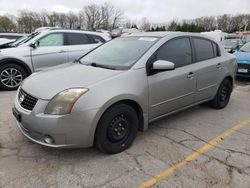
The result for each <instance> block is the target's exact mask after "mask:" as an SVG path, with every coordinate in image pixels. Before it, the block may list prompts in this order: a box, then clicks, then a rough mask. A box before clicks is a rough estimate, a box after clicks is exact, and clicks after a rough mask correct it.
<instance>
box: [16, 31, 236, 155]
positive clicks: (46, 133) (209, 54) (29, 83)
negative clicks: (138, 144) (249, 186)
mask: <svg viewBox="0 0 250 188" xmlns="http://www.w3.org/2000/svg"><path fill="white" fill-rule="evenodd" d="M235 73H236V61H235V57H234V56H233V55H231V54H228V53H226V52H225V50H224V49H223V47H221V46H220V45H219V44H218V43H216V42H215V41H213V40H212V39H209V38H207V37H204V36H202V35H199V34H191V33H181V32H172V33H171V32H159V33H157V32H155V33H140V34H134V35H128V36H125V37H121V38H117V39H115V40H112V41H110V42H108V43H106V44H103V45H102V46H100V47H98V48H97V49H95V50H94V51H92V52H90V53H88V54H87V55H85V56H83V57H82V58H80V59H79V61H78V62H75V63H69V64H64V65H62V66H61V67H57V68H55V69H50V70H47V71H43V72H39V73H35V74H33V75H31V76H30V77H29V78H27V79H26V80H25V81H24V82H23V83H22V85H21V87H20V88H19V90H18V92H17V96H16V99H15V104H14V107H13V114H14V116H15V117H16V120H17V126H18V128H19V129H20V131H21V132H22V133H23V134H24V136H26V137H27V138H28V139H30V140H32V141H34V142H36V143H38V144H41V145H44V146H50V147H55V148H72V147H90V146H93V145H95V146H96V147H97V148H99V149H100V150H101V151H104V152H107V153H118V152H121V151H123V150H125V149H126V148H128V147H129V146H130V145H131V144H132V142H133V140H134V139H135V137H136V135H137V132H138V130H140V131H143V130H146V129H147V127H148V124H149V123H150V122H153V121H155V120H157V119H159V118H162V117H165V116H167V115H170V114H172V113H175V112H178V111H180V110H184V109H186V108H189V107H191V106H194V105H197V104H200V103H204V102H209V104H210V105H211V106H212V107H214V108H217V109H221V108H224V107H225V106H226V105H227V104H228V102H229V99H230V95H231V92H232V89H233V83H234V77H235Z"/></svg>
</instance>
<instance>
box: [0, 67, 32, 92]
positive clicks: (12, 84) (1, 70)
mask: <svg viewBox="0 0 250 188" xmlns="http://www.w3.org/2000/svg"><path fill="white" fill-rule="evenodd" d="M26 77H27V73H26V71H25V70H24V69H23V68H22V67H21V66H19V65H16V64H12V63H11V64H5V65H3V66H1V67H0V88H1V89H4V90H16V89H17V88H18V87H19V86H20V84H21V83H22V81H23V80H24V79H25V78H26Z"/></svg>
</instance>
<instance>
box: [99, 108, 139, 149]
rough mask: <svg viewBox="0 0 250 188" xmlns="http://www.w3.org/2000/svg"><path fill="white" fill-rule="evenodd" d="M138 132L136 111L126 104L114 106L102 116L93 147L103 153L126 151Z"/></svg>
mask: <svg viewBox="0 0 250 188" xmlns="http://www.w3.org/2000/svg"><path fill="white" fill-rule="evenodd" d="M137 132H138V117H137V113H136V111H135V110H134V109H133V108H132V107H130V106H129V105H126V104H116V105H114V106H112V107H111V108H109V109H108V110H107V111H106V112H105V113H104V115H103V116H102V118H101V120H100V122H99V124H98V126H97V129H96V134H95V145H96V147H97V148H98V149H100V150H101V151H103V152H105V153H110V154H114V153H119V152H121V151H123V150H125V149H127V148H128V147H129V146H130V145H131V144H132V142H133V140H134V139H135V137H136V135H137Z"/></svg>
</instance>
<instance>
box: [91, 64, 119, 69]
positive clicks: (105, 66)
mask: <svg viewBox="0 0 250 188" xmlns="http://www.w3.org/2000/svg"><path fill="white" fill-rule="evenodd" d="M87 65H90V66H92V67H100V68H104V69H111V70H116V68H115V67H111V66H108V65H101V64H97V63H90V64H87Z"/></svg>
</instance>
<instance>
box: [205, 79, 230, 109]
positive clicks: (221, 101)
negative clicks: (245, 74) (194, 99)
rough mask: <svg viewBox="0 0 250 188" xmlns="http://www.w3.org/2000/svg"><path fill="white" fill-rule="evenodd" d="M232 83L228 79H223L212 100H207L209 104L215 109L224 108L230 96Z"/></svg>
mask: <svg viewBox="0 0 250 188" xmlns="http://www.w3.org/2000/svg"><path fill="white" fill-rule="evenodd" d="M232 90H233V85H232V83H231V81H230V80H229V79H224V80H223V81H222V83H221V84H220V87H219V89H218V91H217V93H216V96H215V97H214V99H213V100H211V101H210V102H209V104H210V106H211V107H213V108H215V109H222V108H225V107H226V106H227V104H228V102H229V99H230V97H231V93H232Z"/></svg>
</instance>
